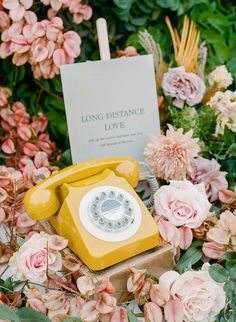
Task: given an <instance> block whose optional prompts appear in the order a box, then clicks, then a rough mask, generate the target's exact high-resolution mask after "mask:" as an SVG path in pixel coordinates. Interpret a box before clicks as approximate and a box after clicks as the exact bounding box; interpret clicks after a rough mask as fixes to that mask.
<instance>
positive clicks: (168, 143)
mask: <svg viewBox="0 0 236 322" xmlns="http://www.w3.org/2000/svg"><path fill="white" fill-rule="evenodd" d="M168 127H169V130H167V133H166V136H164V135H160V136H159V137H156V136H152V137H151V141H150V142H149V143H148V144H147V147H146V148H145V151H144V155H145V156H146V161H147V163H148V164H149V165H150V167H151V168H152V170H153V172H154V173H155V175H156V176H157V177H159V178H161V179H165V180H181V179H185V178H186V175H187V174H188V173H191V170H192V167H191V164H192V162H193V161H194V158H195V157H197V156H198V153H199V152H200V147H199V145H198V139H194V138H192V131H189V132H187V133H185V134H184V133H183V129H182V128H180V129H177V131H175V130H174V128H173V127H172V126H171V125H168Z"/></svg>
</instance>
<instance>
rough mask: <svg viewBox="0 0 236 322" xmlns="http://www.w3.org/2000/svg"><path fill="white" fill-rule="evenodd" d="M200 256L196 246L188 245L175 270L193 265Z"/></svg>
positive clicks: (200, 252) (200, 253)
mask: <svg viewBox="0 0 236 322" xmlns="http://www.w3.org/2000/svg"><path fill="white" fill-rule="evenodd" d="M201 257H202V251H201V250H200V249H197V248H196V247H192V246H191V247H190V248H189V249H188V250H187V251H186V252H185V253H184V255H183V256H182V257H181V258H180V260H179V261H178V263H177V265H176V267H175V268H176V269H177V270H181V271H182V270H184V269H186V268H188V267H189V265H194V264H195V263H197V262H198V261H199V260H200V259H201Z"/></svg>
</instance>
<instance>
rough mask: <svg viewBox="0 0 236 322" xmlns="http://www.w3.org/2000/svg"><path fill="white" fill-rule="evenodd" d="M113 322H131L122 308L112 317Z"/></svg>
mask: <svg viewBox="0 0 236 322" xmlns="http://www.w3.org/2000/svg"><path fill="white" fill-rule="evenodd" d="M111 322H129V319H128V316H127V313H126V310H125V309H124V308H123V307H121V308H120V309H119V310H118V311H116V312H115V313H114V314H113V315H112V318H111Z"/></svg>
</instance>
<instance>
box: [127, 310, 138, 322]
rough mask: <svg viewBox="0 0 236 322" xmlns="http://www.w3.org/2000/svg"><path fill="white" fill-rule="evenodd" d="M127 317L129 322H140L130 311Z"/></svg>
mask: <svg viewBox="0 0 236 322" xmlns="http://www.w3.org/2000/svg"><path fill="white" fill-rule="evenodd" d="M127 315H128V318H129V322H138V319H137V318H136V316H135V315H134V313H133V312H132V311H131V310H130V309H127Z"/></svg>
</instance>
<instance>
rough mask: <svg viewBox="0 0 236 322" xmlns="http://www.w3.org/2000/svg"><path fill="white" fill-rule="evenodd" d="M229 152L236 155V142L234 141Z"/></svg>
mask: <svg viewBox="0 0 236 322" xmlns="http://www.w3.org/2000/svg"><path fill="white" fill-rule="evenodd" d="M228 151H229V154H231V155H232V156H233V157H235V156H236V143H233V144H231V145H230V147H229V150H228Z"/></svg>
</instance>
